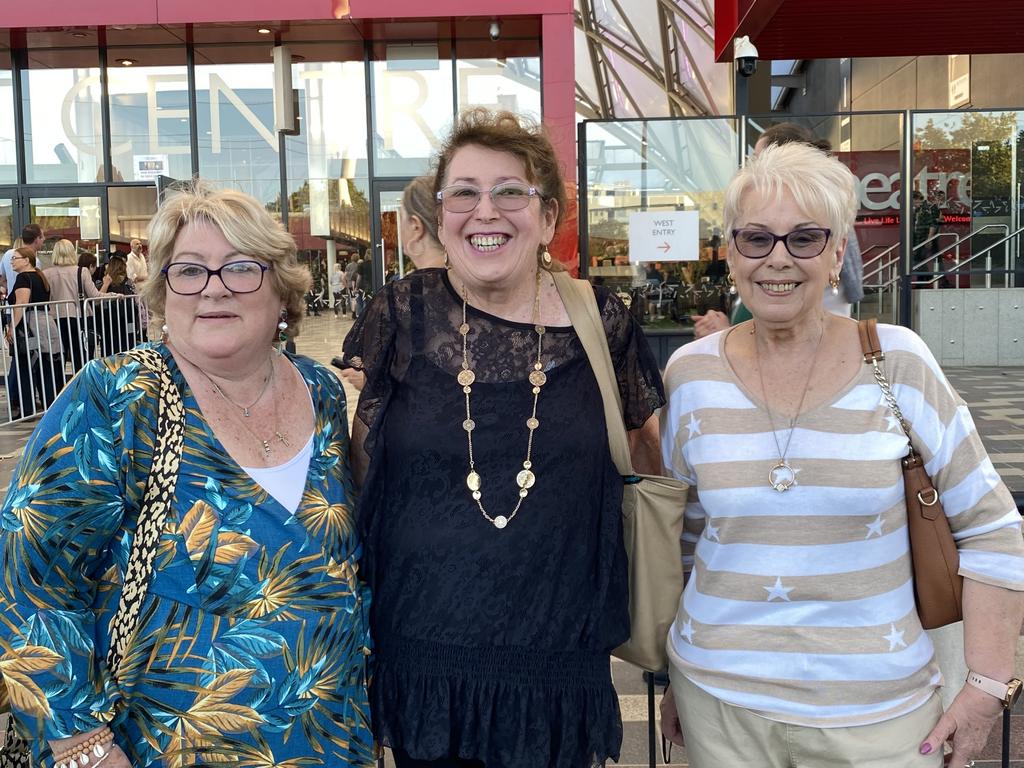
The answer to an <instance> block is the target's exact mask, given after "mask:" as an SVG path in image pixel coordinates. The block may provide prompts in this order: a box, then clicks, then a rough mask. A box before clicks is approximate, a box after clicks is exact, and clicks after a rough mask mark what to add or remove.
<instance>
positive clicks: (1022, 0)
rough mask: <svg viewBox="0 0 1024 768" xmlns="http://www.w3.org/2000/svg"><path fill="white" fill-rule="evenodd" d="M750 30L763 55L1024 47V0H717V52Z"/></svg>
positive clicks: (727, 54) (726, 53)
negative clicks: (952, 0) (953, 0)
mask: <svg viewBox="0 0 1024 768" xmlns="http://www.w3.org/2000/svg"><path fill="white" fill-rule="evenodd" d="M741 35H748V36H749V37H750V41H751V42H752V43H753V44H754V45H755V46H756V47H757V51H758V55H759V58H761V59H835V58H840V57H854V56H857V57H859V56H929V55H940V56H944V55H947V54H968V53H1021V52H1024V0H960V1H959V2H950V1H949V0H715V58H716V60H717V61H723V62H727V61H731V60H732V41H733V39H734V38H736V37H739V36H741Z"/></svg>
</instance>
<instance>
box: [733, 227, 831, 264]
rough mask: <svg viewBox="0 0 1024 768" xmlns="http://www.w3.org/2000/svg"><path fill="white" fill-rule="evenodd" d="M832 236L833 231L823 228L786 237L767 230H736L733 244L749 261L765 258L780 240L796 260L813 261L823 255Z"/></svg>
mask: <svg viewBox="0 0 1024 768" xmlns="http://www.w3.org/2000/svg"><path fill="white" fill-rule="evenodd" d="M831 236H832V230H831V229H825V228H823V227H805V228H803V229H794V230H793V231H792V232H787V233H786V234H784V235H776V234H775V233H774V232H769V231H768V230H766V229H734V230H733V231H732V242H733V245H735V246H736V250H737V251H739V254H740V256H745V257H747V258H748V259H763V258H765V257H766V256H767V255H768V254H769V253H771V252H772V251H773V250H775V244H776V243H777V242H779V241H780V240H781V241H782V244H783V245H784V246H786V250H787V251H789V255H790V256H792V257H793V258H794V259H813V258H814V257H815V256H820V255H821V254H822V252H823V251H824V250H825V246H826V245H828V239H829V238H830V237H831Z"/></svg>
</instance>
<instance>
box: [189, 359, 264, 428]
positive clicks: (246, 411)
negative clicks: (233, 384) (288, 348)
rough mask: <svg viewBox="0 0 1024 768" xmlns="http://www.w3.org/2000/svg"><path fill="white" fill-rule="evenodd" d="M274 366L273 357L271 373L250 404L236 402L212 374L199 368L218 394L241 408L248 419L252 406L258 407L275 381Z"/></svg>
mask: <svg viewBox="0 0 1024 768" xmlns="http://www.w3.org/2000/svg"><path fill="white" fill-rule="evenodd" d="M274 367H275V366H274V361H273V359H271V361H270V373H268V374H267V378H265V379H264V380H263V389H261V390H260V393H259V394H258V395H256V399H255V400H253V401H252V402H251V403H249V404H248V405H242V404H241V403H236V402H235V401H234V400H232V399H231V398H230V397H228V395H227V392H225V391H224V390H223V389H221V388H220V385H219V384H218V383H217V382H216V381H214V380H213V379H212V378H210V376H209V375H208V374H207V373H206V371H204V370H203V369H202V368H199V369H198V370H199V372H200V373H201V374H203V376H206V379H207V381H209V382H210V383H211V384H213V388H214V389H216V390H217V394H219V395H220V396H221V397H223V398H224V399H225V400H227V401H228V402H229V403H231V404H232V405H233V406H235V408H237V409H238V410H240V411H241V412H242V415H243V416H245V418H247V419H248V418H249V416H250V410H251V409H252V408H255V407H256V403H258V402H259V401H260V400H262V399H263V396H264V395H265V394H267V390H268V389H270V384H271V382H273V381H274Z"/></svg>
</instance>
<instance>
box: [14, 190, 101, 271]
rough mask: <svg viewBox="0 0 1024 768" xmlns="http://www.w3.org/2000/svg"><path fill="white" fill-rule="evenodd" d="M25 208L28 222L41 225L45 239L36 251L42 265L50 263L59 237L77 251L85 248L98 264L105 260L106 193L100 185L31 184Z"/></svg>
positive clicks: (82, 250) (84, 250) (80, 251)
mask: <svg viewBox="0 0 1024 768" xmlns="http://www.w3.org/2000/svg"><path fill="white" fill-rule="evenodd" d="M26 197H27V205H26V207H25V209H24V212H25V218H26V221H27V222H35V223H36V224H38V225H39V226H40V227H42V228H43V236H44V238H45V240H46V243H45V245H44V246H43V250H42V251H40V252H39V256H40V260H41V262H42V264H43V266H44V267H48V266H50V264H51V261H50V255H51V253H52V252H53V246H54V244H55V243H56V242H57V241H58V240H62V239H63V240H70V241H71V242H72V243H74V244H75V248H76V249H77V250H78V252H79V254H81V253H83V252H86V251H88V252H89V253H91V254H93V255H94V256H95V257H96V261H97V263H100V264H102V263H103V262H104V261H106V258H105V257H106V254H107V248H108V245H107V243H108V233H107V231H106V228H105V227H104V226H103V223H104V221H105V220H106V193H105V190H104V188H103V187H99V186H75V187H63V188H62V187H34V188H29V189H28V190H27V195H26Z"/></svg>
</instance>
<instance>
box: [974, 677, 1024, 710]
mask: <svg viewBox="0 0 1024 768" xmlns="http://www.w3.org/2000/svg"><path fill="white" fill-rule="evenodd" d="M967 682H968V683H969V684H971V685H973V686H974V687H975V688H977V689H978V690H981V691H984V692H985V693H987V694H988V695H989V696H995V697H996V698H997V699H999V700H1000V701H1001V702H1002V703H1003V709H1010V708H1011V707H1012V706H1013V705H1014V704H1016V703H1017V699H1019V698H1020V694H1021V689H1022V688H1024V683H1022V682H1021V681H1020V680H1019V679H1018V678H1016V677H1015V678H1013V679H1012V680H1010V681H1009V682H1007V683H1000V682H999V681H998V680H993V679H992V678H991V677H985V676H984V675H979V674H978V673H977V672H975V671H974V670H968V671H967Z"/></svg>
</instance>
